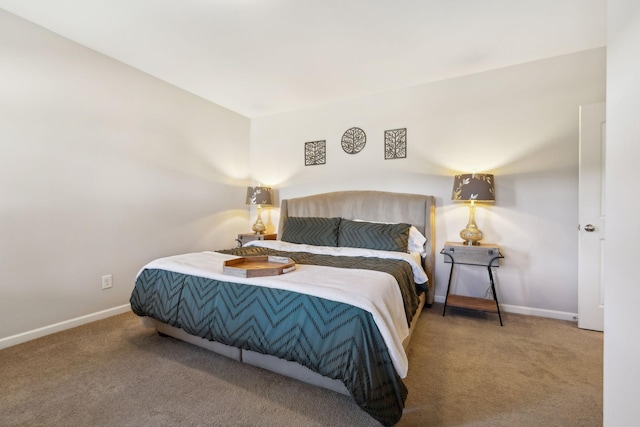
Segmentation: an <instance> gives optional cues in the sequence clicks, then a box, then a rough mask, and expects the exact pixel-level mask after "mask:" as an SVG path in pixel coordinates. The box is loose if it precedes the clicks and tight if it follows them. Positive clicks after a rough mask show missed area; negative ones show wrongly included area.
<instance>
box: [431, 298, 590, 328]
mask: <svg viewBox="0 0 640 427" xmlns="http://www.w3.org/2000/svg"><path fill="white" fill-rule="evenodd" d="M433 300H434V301H435V302H441V303H443V304H444V297H443V296H438V295H436V296H435V297H434V298H433ZM500 310H501V311H504V312H505V313H515V314H524V315H527V316H538V317H548V318H550V319H558V320H568V321H570V322H577V321H578V313H569V312H566V311H556V310H546V309H544V308H533V307H523V306H519V305H511V304H500Z"/></svg>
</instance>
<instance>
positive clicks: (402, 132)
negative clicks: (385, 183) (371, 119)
mask: <svg viewBox="0 0 640 427" xmlns="http://www.w3.org/2000/svg"><path fill="white" fill-rule="evenodd" d="M405 157H407V128H402V129H391V130H385V131H384V158H385V160H389V159H403V158H405Z"/></svg>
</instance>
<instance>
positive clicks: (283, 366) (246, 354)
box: [141, 293, 426, 396]
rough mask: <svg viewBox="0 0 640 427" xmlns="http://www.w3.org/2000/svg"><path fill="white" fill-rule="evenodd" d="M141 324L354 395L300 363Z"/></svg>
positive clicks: (415, 318) (160, 324)
mask: <svg viewBox="0 0 640 427" xmlns="http://www.w3.org/2000/svg"><path fill="white" fill-rule="evenodd" d="M425 301H426V297H425V293H422V294H420V300H419V305H418V310H417V311H416V314H415V316H413V320H412V321H411V326H410V328H409V336H408V337H407V338H406V339H405V340H404V342H403V343H402V346H403V347H404V349H405V351H407V349H408V348H409V342H410V341H411V336H412V335H413V331H414V329H415V327H416V324H417V322H418V318H419V317H420V313H422V309H423V308H424V305H425ZM141 322H142V324H143V326H145V327H147V328H155V329H156V331H157V332H158V333H159V334H161V335H168V336H170V337H173V338H177V339H179V340H181V341H185V342H188V343H190V344H193V345H196V346H198V347H202V348H204V349H207V350H209V351H212V352H214V353H217V354H220V355H222V356H225V357H228V358H230V359H233V360H237V361H239V362H243V363H246V364H249V365H252V366H256V367H258V368H262V369H266V370H268V371H271V372H275V373H277V374H280V375H284V376H287V377H290V378H294V379H296V380H298V381H303V382H305V383H308V384H312V385H315V386H318V387H323V388H326V389H329V390H332V391H335V392H337V393H341V394H345V395H347V396H350V395H351V393H349V391H348V390H347V388H346V387H345V385H344V383H343V382H342V381H340V380H336V379H333V378H329V377H326V376H324V375H320V374H318V373H317V372H314V371H312V370H311V369H309V368H307V367H306V366H302V365H301V364H299V363H297V362H291V361H288V360H284V359H280V358H279V357H275V356H272V355H269V354H262V353H257V352H255V351H251V350H242V349H239V348H236V347H232V346H229V345H226V344H221V343H219V342H215V341H209V340H207V339H204V338H200V337H198V336H195V335H191V334H189V333H187V332H185V331H184V329H181V328H176V327H174V326H170V325H167V324H166V323H163V322H160V321H158V320H156V319H153V318H151V317H142V318H141Z"/></svg>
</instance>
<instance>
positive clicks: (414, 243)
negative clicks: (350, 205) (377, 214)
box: [352, 219, 427, 257]
mask: <svg viewBox="0 0 640 427" xmlns="http://www.w3.org/2000/svg"><path fill="white" fill-rule="evenodd" d="M352 221H360V222H374V223H379V224H393V223H391V222H383V221H369V220H367V219H352ZM425 243H427V238H426V237H424V235H423V234H422V233H421V232H420V230H418V229H417V228H416V227H415V226H414V225H412V226H411V228H409V244H408V245H407V252H410V253H411V252H417V253H419V254H420V256H421V257H425V256H427V252H426V251H425V248H424V244H425Z"/></svg>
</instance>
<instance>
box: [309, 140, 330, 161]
mask: <svg viewBox="0 0 640 427" xmlns="http://www.w3.org/2000/svg"><path fill="white" fill-rule="evenodd" d="M326 162H327V142H326V140H322V141H311V142H305V143H304V165H305V166H313V165H324V164H325V163H326Z"/></svg>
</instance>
